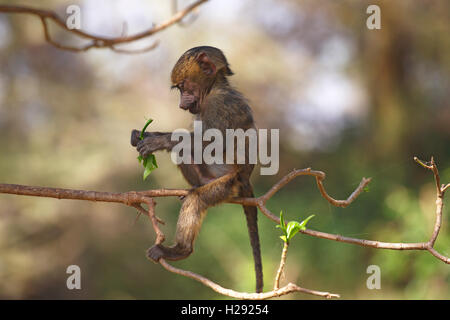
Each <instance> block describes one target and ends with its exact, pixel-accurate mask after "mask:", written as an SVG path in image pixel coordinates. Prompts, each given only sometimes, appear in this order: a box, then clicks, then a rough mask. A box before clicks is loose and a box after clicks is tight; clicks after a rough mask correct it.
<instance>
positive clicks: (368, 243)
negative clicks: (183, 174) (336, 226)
mask: <svg viewBox="0 0 450 320" xmlns="http://www.w3.org/2000/svg"><path fill="white" fill-rule="evenodd" d="M414 160H415V161H416V162H417V163H419V164H420V165H421V166H423V167H424V168H426V169H428V170H431V171H432V173H433V175H434V178H435V181H436V186H437V199H436V220H435V225H434V228H433V233H432V235H431V237H430V240H429V241H427V242H417V243H394V242H380V241H375V240H366V239H357V238H350V237H344V236H341V235H338V234H330V233H325V232H321V231H315V230H311V229H305V230H300V232H301V233H304V234H307V235H310V236H313V237H317V238H322V239H328V240H333V241H338V242H344V243H350V244H356V245H359V246H363V247H371V248H376V249H390V250H427V251H429V252H430V253H431V254H432V255H433V256H434V257H436V258H437V259H439V260H441V261H443V262H445V263H447V264H450V259H449V258H448V257H446V256H444V255H442V254H440V253H439V252H437V251H436V250H435V249H434V244H435V242H436V239H437V237H438V235H439V231H440V228H441V224H442V210H443V197H444V194H445V191H446V190H447V189H448V186H449V185H450V184H447V185H441V184H440V177H439V172H438V169H437V166H436V163H435V162H434V159H433V158H432V159H431V161H430V162H429V164H426V163H425V162H423V161H421V160H418V159H417V158H414ZM305 175H306V176H314V177H315V178H316V183H317V186H318V188H319V191H320V193H321V195H322V196H323V197H324V198H325V199H326V200H327V201H328V202H329V203H330V204H332V205H334V206H337V207H346V206H348V205H349V204H350V203H352V202H353V201H354V200H355V199H356V198H357V197H358V196H359V195H360V194H361V192H362V191H363V190H364V188H365V187H366V186H367V185H368V184H369V183H370V180H371V179H370V178H369V179H366V178H363V179H362V180H361V183H360V184H359V186H358V187H357V188H356V189H355V190H354V191H353V192H352V194H351V195H350V196H349V197H348V198H347V199H346V200H336V199H334V198H332V197H331V196H329V195H328V193H327V192H326V190H325V187H324V185H323V180H324V179H325V173H323V172H322V171H315V170H311V169H310V168H306V169H301V170H293V171H292V172H291V173H289V174H287V175H286V176H284V177H283V178H282V179H281V180H280V181H279V182H277V183H276V184H275V185H274V186H273V187H272V188H270V190H269V191H268V192H267V193H265V194H264V195H262V196H260V197H258V198H233V199H230V200H228V201H226V202H229V203H236V204H241V205H248V206H256V207H258V208H259V209H260V211H261V212H262V213H263V214H264V215H265V216H266V217H268V218H269V219H271V220H272V221H274V222H276V223H277V224H279V223H280V220H279V218H278V217H277V216H275V215H274V214H273V213H272V212H270V210H269V209H267V207H266V202H267V201H268V200H269V199H270V198H271V197H273V196H274V195H275V194H276V193H277V192H278V191H279V190H280V189H281V188H282V187H284V186H285V185H286V184H288V183H289V182H291V181H292V180H293V179H295V178H296V177H299V176H305ZM188 192H189V191H188V190H184V189H157V190H146V191H129V192H123V193H112V192H97V191H86V190H73V189H61V188H48V187H33V186H24V185H17V184H0V193H8V194H16V195H27V196H36V197H49V198H57V199H74V200H87V201H101V202H116V203H122V204H125V205H127V206H130V207H133V208H135V209H137V210H138V212H139V213H140V214H145V215H147V216H148V217H149V219H150V220H151V222H152V226H153V229H154V230H155V233H156V244H159V243H162V242H163V241H164V239H165V236H164V234H163V232H162V231H161V230H160V229H159V224H163V223H164V222H163V221H162V220H161V219H160V218H158V217H157V216H156V215H155V205H156V203H155V202H154V200H153V198H155V197H169V196H176V197H182V196H186V195H187V194H188ZM142 204H146V205H147V206H148V209H147V210H145V209H144V208H143V207H142ZM283 256H284V258H283ZM285 259H286V255H285V254H284V255H283V254H282V258H281V262H280V267H281V266H283V267H284V262H285ZM160 264H161V265H162V266H163V267H164V268H165V269H167V270H168V271H170V272H174V273H177V274H180V275H183V276H186V277H189V278H192V279H194V280H197V281H199V282H201V283H203V284H204V285H205V286H208V287H210V288H211V289H213V290H214V291H216V292H218V293H221V294H223V295H226V296H229V297H234V298H239V299H269V298H273V297H279V296H282V295H285V294H289V293H292V292H303V293H307V294H312V295H317V296H321V297H326V298H334V297H339V295H337V294H332V293H329V292H321V291H314V290H309V289H304V288H301V287H299V286H297V285H295V284H292V283H289V284H288V285H286V286H284V287H282V288H279V279H280V276H279V275H277V276H276V280H275V287H274V289H273V290H272V291H269V292H265V293H243V292H236V291H233V290H231V289H226V288H223V287H221V286H220V285H218V284H216V283H214V282H212V281H211V280H209V279H207V278H205V277H203V276H200V275H198V274H195V273H193V272H190V271H186V270H182V269H178V268H175V267H173V266H171V265H169V264H168V263H167V262H166V261H165V260H163V259H161V260H160ZM283 267H281V270H282V268H283ZM279 274H281V272H279Z"/></svg>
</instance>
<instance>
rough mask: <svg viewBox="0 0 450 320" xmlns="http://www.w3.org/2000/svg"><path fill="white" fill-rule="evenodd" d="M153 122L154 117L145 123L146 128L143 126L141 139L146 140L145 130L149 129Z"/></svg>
mask: <svg viewBox="0 0 450 320" xmlns="http://www.w3.org/2000/svg"><path fill="white" fill-rule="evenodd" d="M152 122H153V119H148V120H147V122H146V123H145V126H144V128H142V131H141V135H140V136H139V139H141V140H144V132H145V130H147V127H148V125H149V124H150V123H152Z"/></svg>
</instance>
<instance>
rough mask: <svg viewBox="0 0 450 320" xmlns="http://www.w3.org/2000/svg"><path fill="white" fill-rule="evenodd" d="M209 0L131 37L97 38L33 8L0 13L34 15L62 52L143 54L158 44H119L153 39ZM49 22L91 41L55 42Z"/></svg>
mask: <svg viewBox="0 0 450 320" xmlns="http://www.w3.org/2000/svg"><path fill="white" fill-rule="evenodd" d="M207 1H208V0H198V1H196V2H194V3H192V4H191V5H189V6H188V7H186V8H185V9H183V10H181V11H178V12H177V13H174V14H173V16H172V17H170V18H169V19H168V20H167V21H165V22H163V23H161V24H159V25H156V26H152V27H151V28H150V29H148V30H144V31H142V32H139V33H136V34H134V35H131V36H126V35H122V36H120V37H103V36H97V35H93V34H90V33H87V32H85V31H82V30H79V29H70V28H69V27H68V26H67V24H66V22H65V21H64V20H63V19H62V18H60V17H59V16H58V15H57V14H56V13H55V12H53V11H50V10H43V9H37V8H31V7H27V6H15V5H0V13H1V12H3V13H8V14H29V15H34V16H37V17H39V18H40V20H41V23H42V27H43V29H44V36H45V40H46V41H47V42H48V43H49V44H51V45H52V46H54V47H56V48H58V49H61V50H67V51H73V52H83V51H87V50H89V49H92V48H108V49H111V50H113V51H116V52H119V53H142V52H146V51H149V50H152V49H154V48H156V47H157V46H158V42H157V41H156V42H154V43H153V44H151V45H149V46H147V47H145V48H143V49H139V50H125V49H119V48H116V46H117V45H119V44H124V43H131V42H134V41H137V40H141V39H144V38H147V37H151V36H153V35H154V34H156V33H158V32H161V31H163V30H165V29H167V28H168V27H170V26H172V25H173V24H176V23H178V22H180V21H181V20H182V19H183V18H184V17H186V16H187V15H188V14H189V13H191V12H192V11H193V10H195V9H196V8H198V7H199V6H200V5H202V4H203V3H205V2H207ZM48 20H50V21H53V22H54V23H55V24H56V25H58V26H59V27H60V28H62V29H64V30H65V31H67V32H70V33H72V34H74V35H76V36H78V37H80V38H83V39H87V40H90V42H89V43H88V44H86V45H84V46H81V47H76V46H69V45H64V44H61V43H58V42H56V41H54V40H53V39H52V37H51V35H50V32H49V28H48Z"/></svg>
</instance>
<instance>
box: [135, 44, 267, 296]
mask: <svg viewBox="0 0 450 320" xmlns="http://www.w3.org/2000/svg"><path fill="white" fill-rule="evenodd" d="M232 74H233V72H232V71H231V69H230V67H229V65H228V62H227V60H226V58H225V56H224V54H223V53H222V51H221V50H219V49H217V48H214V47H209V46H202V47H195V48H192V49H190V50H188V51H186V52H185V53H184V54H183V55H182V56H181V57H180V58H179V60H178V62H177V63H176V64H175V66H174V68H173V70H172V76H171V79H172V87H173V88H177V89H178V90H179V91H180V95H181V97H180V108H181V109H183V110H189V112H190V113H192V114H194V115H195V117H194V119H195V120H201V121H202V125H203V130H207V129H211V128H214V129H218V130H220V131H221V133H222V136H223V137H225V133H226V132H225V131H226V129H243V130H244V131H245V130H247V129H250V128H255V124H254V121H253V116H252V112H251V109H250V107H249V106H248V103H247V101H246V99H245V98H244V97H243V96H242V94H241V93H239V92H238V91H236V90H235V89H234V88H233V87H232V86H231V85H230V84H229V82H228V79H227V77H228V76H231V75H232ZM171 134H172V133H162V132H148V133H145V138H144V140H139V135H140V131H139V130H133V132H132V134H131V144H132V145H133V146H135V147H137V151H138V152H139V154H140V155H141V156H142V157H147V156H148V155H149V154H151V153H153V152H155V151H158V150H167V151H171V150H172V148H173V147H174V146H175V145H176V144H177V143H178V142H176V141H171ZM247 144H248V141H247ZM246 151H248V146H247V150H246ZM192 152H193V151H192ZM225 152H226V148H225V147H224V153H225ZM192 154H193V153H192ZM235 154H236V152H235ZM225 157H226V155H224V158H225ZM235 157H236V156H235ZM246 157H247V160H248V152H246ZM191 158H193V157H191ZM248 162H249V161H246V163H245V164H237V163H236V161H235V162H234V164H225V163H224V164H205V163H202V164H194V161H191V163H182V164H180V165H179V168H180V170H181V172H182V174H183V176H184V177H185V179H186V180H187V181H188V183H189V184H190V185H192V187H193V188H192V189H191V190H190V191H189V194H188V195H187V196H186V197H185V198H184V200H183V203H182V206H181V210H180V214H179V218H178V223H177V231H176V237H175V244H174V245H173V246H170V247H166V246H164V245H161V244H158V245H154V246H153V247H151V248H150V249H149V250H148V257H149V258H150V259H152V260H153V261H158V260H159V259H160V258H164V259H167V260H179V259H184V258H186V257H188V256H189V255H190V254H191V253H192V251H193V246H194V240H195V238H196V236H197V234H198V232H199V231H200V227H201V224H202V221H203V218H204V217H205V214H206V210H207V209H208V208H209V207H212V206H215V205H217V204H219V203H221V202H224V201H225V200H228V199H230V198H232V197H253V189H252V186H251V184H250V181H249V178H250V175H251V173H252V171H253V167H254V165H252V164H249V163H248ZM244 212H245V215H246V218H247V226H248V231H249V234H250V243H251V246H252V249H253V258H254V261H255V271H256V291H257V292H261V291H262V288H263V276H262V263H261V253H260V245H259V236H258V225H257V210H256V207H253V206H244Z"/></svg>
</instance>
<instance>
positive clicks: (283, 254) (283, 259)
mask: <svg viewBox="0 0 450 320" xmlns="http://www.w3.org/2000/svg"><path fill="white" fill-rule="evenodd" d="M288 247H289V242H287V241H285V242H284V246H283V251H282V252H281V259H280V266H279V267H278V271H277V275H276V276H275V282H274V285H273V290H278V289H279V288H280V278H281V275H282V274H283V270H284V266H285V265H286V257H287V251H288Z"/></svg>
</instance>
